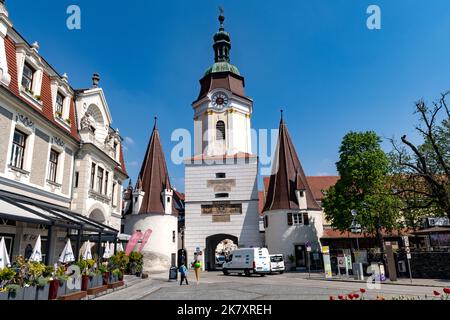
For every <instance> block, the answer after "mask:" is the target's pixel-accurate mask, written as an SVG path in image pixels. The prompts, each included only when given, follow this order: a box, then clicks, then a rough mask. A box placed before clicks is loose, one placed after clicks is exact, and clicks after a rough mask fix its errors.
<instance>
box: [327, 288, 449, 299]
mask: <svg viewBox="0 0 450 320" xmlns="http://www.w3.org/2000/svg"><path fill="white" fill-rule="evenodd" d="M430 299H431V300H450V288H444V289H442V292H440V291H437V290H434V291H433V294H432V295H430V296H428V295H425V296H424V297H420V296H417V297H412V296H399V297H392V298H391V300H430ZM330 300H332V301H333V300H369V299H368V298H367V297H366V289H359V292H351V293H349V294H340V295H338V296H330ZM375 300H387V299H386V298H385V297H383V296H380V295H379V296H377V297H376V299H375Z"/></svg>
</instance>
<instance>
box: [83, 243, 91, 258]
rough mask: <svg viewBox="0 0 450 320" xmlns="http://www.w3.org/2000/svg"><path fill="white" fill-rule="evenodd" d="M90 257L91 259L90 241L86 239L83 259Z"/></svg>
mask: <svg viewBox="0 0 450 320" xmlns="http://www.w3.org/2000/svg"><path fill="white" fill-rule="evenodd" d="M91 259H92V253H91V242H90V241H89V240H88V241H87V242H86V247H85V248H84V252H83V260H91Z"/></svg>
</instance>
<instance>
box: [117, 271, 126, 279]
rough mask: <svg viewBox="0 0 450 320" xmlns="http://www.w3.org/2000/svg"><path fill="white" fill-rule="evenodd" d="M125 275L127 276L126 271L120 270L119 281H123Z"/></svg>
mask: <svg viewBox="0 0 450 320" xmlns="http://www.w3.org/2000/svg"><path fill="white" fill-rule="evenodd" d="M124 274H125V269H120V276H119V277H118V279H119V281H123V275H124Z"/></svg>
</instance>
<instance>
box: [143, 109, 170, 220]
mask: <svg viewBox="0 0 450 320" xmlns="http://www.w3.org/2000/svg"><path fill="white" fill-rule="evenodd" d="M138 184H139V185H140V186H139V188H140V189H141V191H143V192H144V193H145V194H144V198H143V200H142V205H141V207H140V209H139V213H141V214H146V213H164V212H165V206H164V200H163V198H162V197H161V193H162V192H164V190H166V189H167V190H171V189H172V186H171V184H170V179H169V172H168V170H167V165H166V160H165V158H164V152H163V149H162V144H161V139H160V136H159V132H158V128H157V126H156V117H155V124H154V127H153V132H152V135H151V137H150V142H149V144H148V147H147V151H146V153H145V158H144V161H143V163H142V168H141V171H140V173H139V177H138ZM173 210H174V211H175V212H176V209H175V208H173Z"/></svg>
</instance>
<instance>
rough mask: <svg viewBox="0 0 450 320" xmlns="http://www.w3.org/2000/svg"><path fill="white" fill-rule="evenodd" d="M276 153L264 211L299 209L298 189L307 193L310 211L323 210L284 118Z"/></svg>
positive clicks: (281, 123)
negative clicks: (310, 184) (314, 194)
mask: <svg viewBox="0 0 450 320" xmlns="http://www.w3.org/2000/svg"><path fill="white" fill-rule="evenodd" d="M276 152H277V154H276V155H275V156H276V158H275V161H274V163H273V164H272V168H275V169H276V172H275V173H273V174H272V175H271V176H270V182H269V188H268V190H267V194H266V203H265V205H264V211H271V210H280V209H287V210H289V209H298V205H299V204H298V199H297V196H296V193H295V191H296V190H300V189H298V188H301V189H303V190H304V191H305V195H306V203H307V206H308V209H309V210H320V209H321V208H320V206H319V204H318V203H317V201H316V200H315V199H314V196H313V194H312V191H311V189H310V187H309V185H308V181H307V180H306V176H305V173H304V171H303V168H302V165H301V163H300V160H299V158H298V155H297V152H296V151H295V148H294V145H293V143H292V140H291V137H290V136H289V132H288V129H287V126H286V124H285V123H284V120H283V118H282V119H281V122H280V129H279V134H278V144H277V151H276Z"/></svg>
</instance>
